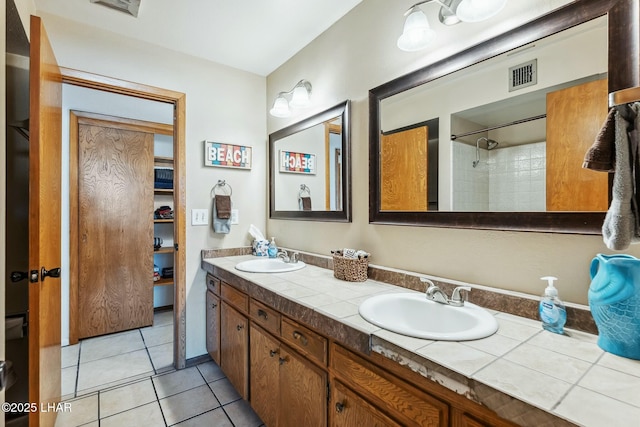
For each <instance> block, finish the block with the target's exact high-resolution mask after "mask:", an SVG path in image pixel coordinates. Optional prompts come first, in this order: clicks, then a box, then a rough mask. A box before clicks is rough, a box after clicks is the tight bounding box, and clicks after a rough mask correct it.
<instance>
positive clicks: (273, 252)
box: [267, 237, 278, 258]
mask: <svg viewBox="0 0 640 427" xmlns="http://www.w3.org/2000/svg"><path fill="white" fill-rule="evenodd" d="M267 253H268V254H269V258H275V257H277V256H278V247H277V246H276V240H275V237H272V238H271V243H269V248H268V249H267Z"/></svg>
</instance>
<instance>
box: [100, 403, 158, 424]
mask: <svg viewBox="0 0 640 427" xmlns="http://www.w3.org/2000/svg"><path fill="white" fill-rule="evenodd" d="M165 425H166V424H165V423H164V418H163V417H162V412H161V411H160V405H159V404H158V402H152V403H148V404H146V405H143V406H138V407H137V408H134V409H131V410H129V411H126V412H121V413H119V414H116V415H113V416H110V417H107V418H101V419H100V426H101V427H123V426H144V427H165Z"/></svg>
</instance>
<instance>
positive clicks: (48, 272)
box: [40, 267, 60, 281]
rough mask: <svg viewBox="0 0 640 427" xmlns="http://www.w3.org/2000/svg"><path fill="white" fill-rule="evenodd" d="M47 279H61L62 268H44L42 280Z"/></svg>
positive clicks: (41, 273) (41, 271) (41, 274)
mask: <svg viewBox="0 0 640 427" xmlns="http://www.w3.org/2000/svg"><path fill="white" fill-rule="evenodd" d="M45 277H53V278H57V277H60V267H57V268H52V269H51V270H47V269H45V268H44V267H42V269H41V270H40V280H41V281H44V278H45Z"/></svg>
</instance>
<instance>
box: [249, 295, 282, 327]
mask: <svg viewBox="0 0 640 427" xmlns="http://www.w3.org/2000/svg"><path fill="white" fill-rule="evenodd" d="M249 314H250V316H251V318H252V319H253V321H254V322H256V324H258V325H260V326H262V327H263V328H264V329H266V330H267V331H269V332H271V333H272V334H274V335H280V313H278V312H277V311H275V310H274V309H272V308H270V307H267V306H266V305H264V304H262V303H261V302H258V301H256V300H253V299H252V300H251V301H250V302H249Z"/></svg>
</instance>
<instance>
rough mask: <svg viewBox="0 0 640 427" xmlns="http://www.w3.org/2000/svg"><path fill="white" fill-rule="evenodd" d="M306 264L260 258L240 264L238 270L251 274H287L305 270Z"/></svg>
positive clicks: (237, 266)
mask: <svg viewBox="0 0 640 427" xmlns="http://www.w3.org/2000/svg"><path fill="white" fill-rule="evenodd" d="M305 266H306V264H305V263H304V262H302V261H298V262H292V263H288V262H284V261H282V260H281V259H280V258H259V259H251V260H248V261H242V262H239V263H238V264H237V265H236V269H237V270H240V271H246V272H249V273H286V272H287V271H295V270H300V269H301V268H304V267H305Z"/></svg>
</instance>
